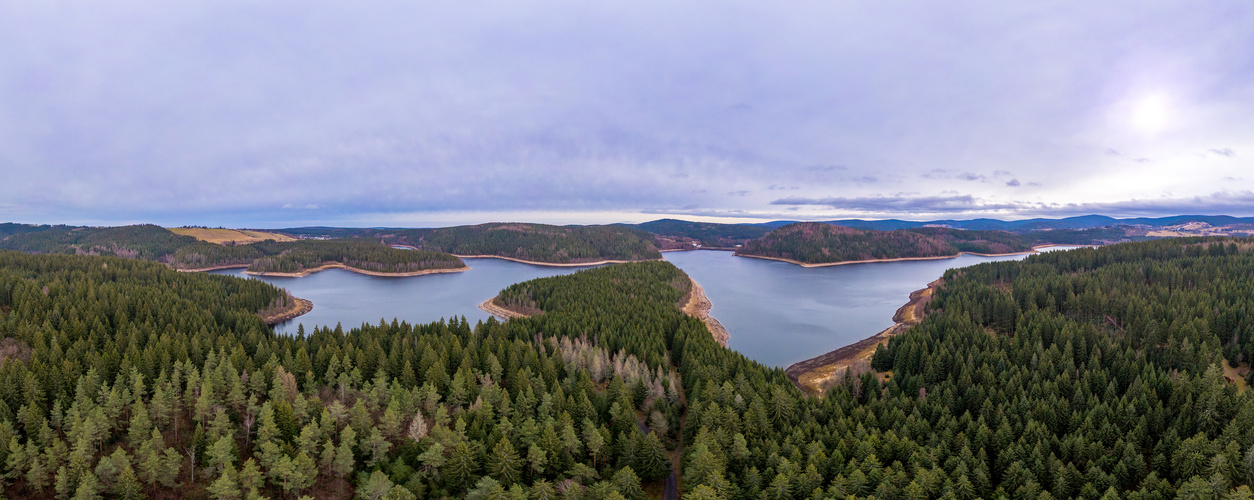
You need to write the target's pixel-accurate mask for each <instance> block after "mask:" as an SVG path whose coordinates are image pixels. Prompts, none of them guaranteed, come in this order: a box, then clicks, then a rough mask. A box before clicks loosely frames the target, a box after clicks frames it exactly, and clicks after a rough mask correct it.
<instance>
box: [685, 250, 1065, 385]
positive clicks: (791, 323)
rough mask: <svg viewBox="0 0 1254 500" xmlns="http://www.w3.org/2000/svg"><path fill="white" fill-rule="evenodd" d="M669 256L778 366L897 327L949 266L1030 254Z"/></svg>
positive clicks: (719, 315) (734, 340)
mask: <svg viewBox="0 0 1254 500" xmlns="http://www.w3.org/2000/svg"><path fill="white" fill-rule="evenodd" d="M1062 248H1065V247H1053V248H1051V250H1052V249H1062ZM1071 248H1074V247H1071ZM663 255H665V256H666V260H668V261H670V262H671V263H673V264H675V265H676V266H678V267H679V268H680V269H683V270H684V272H686V273H688V276H691V277H692V279H694V280H697V283H700V284H701V287H702V288H704V289H705V295H706V297H708V298H709V299H710V302H711V303H712V304H713V307H712V308H711V309H710V316H713V317H714V318H715V319H718V321H719V323H722V324H723V327H724V328H726V329H727V333H729V334H730V335H731V338H730V339H729V340H728V343H727V345H728V347H731V348H732V349H735V350H736V351H739V352H741V353H743V354H744V355H745V356H748V357H750V358H752V359H754V360H756V361H758V362H760V363H763V364H766V365H771V366H778V367H780V368H787V367H788V365H791V364H793V363H796V362H798V361H802V360H806V359H809V358H813V357H815V356H818V355H820V354H823V353H826V352H829V351H833V350H836V349H838V348H840V347H843V346H846V345H849V344H852V343H854V342H857V341H859V340H862V339H864V338H867V337H870V336H871V335H875V334H876V333H879V332H881V331H883V330H884V329H886V328H888V327H890V326H893V314H894V313H896V312H897V309H898V308H900V307H901V306H903V305H905V303H906V302H908V301H909V300H910V292H913V291H915V290H919V289H922V288H925V287H927V284H928V283H931V282H932V281H935V280H936V279H937V278H940V277H941V276H942V275H944V274H945V271H946V270H947V269H952V268H956V267H967V266H973V265H976V264H979V263H982V262H993V261H1000V260H1019V259H1023V258H1025V257H1027V255H1025V254H1021V255H1004V256H997V257H981V256H977V255H962V256H959V257H957V258H953V259H937V260H910V261H897V262H873V263H867V264H847V265H841V266H828V267H801V266H798V265H796V264H790V263H787V262H780V261H775V260H766V259H754V258H749V257H736V256H734V255H732V253H731V252H719V251H712V250H706V251H688V252H667V253H665V254H663Z"/></svg>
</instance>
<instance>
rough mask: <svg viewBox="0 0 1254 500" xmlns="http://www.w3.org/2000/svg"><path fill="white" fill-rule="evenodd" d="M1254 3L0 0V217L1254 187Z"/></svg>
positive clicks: (677, 206)
mask: <svg viewBox="0 0 1254 500" xmlns="http://www.w3.org/2000/svg"><path fill="white" fill-rule="evenodd" d="M1252 25H1254V6H1251V5H1250V4H1249V3H1248V2H1242V1H1238V0H1229V1H1219V2H1211V3H1208V4H1206V5H1204V6H1197V5H1180V6H1165V7H1164V6H1147V5H1144V4H1143V3H1136V2H1113V3H1103V4H1099V5H1084V6H1063V5H1052V4H1048V5H1014V4H1009V5H1008V4H1005V3H1004V2H1000V3H999V2H959V3H944V4H935V5H920V6H914V7H912V8H911V9H904V10H903V9H900V8H899V6H894V5H887V4H883V5H879V4H876V5H841V4H832V3H830V2H795V3H790V4H788V5H787V6H777V5H765V4H763V5H759V4H755V3H726V2H712V1H711V2H705V1H702V2H689V3H684V4H674V3H673V2H649V1H646V2H609V3H605V2H600V3H592V4H578V3H576V4H572V3H562V2H542V3H539V4H527V5H523V4H515V3H508V2H494V3H489V4H449V5H442V4H431V3H416V2H400V1H384V2H375V3H371V4H368V5H367V4H353V3H344V2H330V1H312V2H308V1H307V2H296V1H276V2H264V3H256V2H243V1H231V0H227V1H223V2H213V3H207V2H206V3H203V4H197V3H189V2H170V3H156V4H154V3H151V2H125V1H124V2H111V3H110V4H108V5H83V4H81V3H77V2H61V1H49V2H9V3H5V4H0V47H4V48H5V50H0V173H2V174H3V175H2V177H3V178H4V182H0V200H4V201H3V202H2V203H0V219H3V220H23V221H49V222H63V221H64V222H83V221H87V222H101V223H108V222H123V221H132V220H150V221H155V222H160V223H167V224H187V223H194V224H199V223H213V224H228V225H230V224H236V225H272V226H274V225H278V226H281V225H286V224H295V223H318V222H327V223H341V224H388V223H405V224H413V225H421V224H423V223H424V222H425V221H450V222H458V221H459V220H458V217H461V218H463V219H467V220H466V221H467V222H470V221H473V220H470V219H474V218H485V217H486V218H494V219H495V218H508V217H509V216H510V215H513V214H519V215H518V216H519V217H522V216H524V215H522V214H541V213H543V214H550V215H546V217H550V216H551V217H554V218H556V219H561V218H562V216H560V215H551V214H568V216H567V217H566V219H568V221H569V222H582V221H590V220H594V219H600V218H605V217H609V216H608V215H606V214H614V215H613V217H620V218H633V217H635V218H648V217H649V216H652V214H692V215H708V216H715V217H736V216H739V217H760V218H775V217H777V216H780V215H787V216H789V217H790V218H824V217H836V216H844V215H850V214H856V215H860V216H867V217H876V216H895V217H911V216H918V217H923V216H925V215H927V214H948V215H951V216H964V215H972V216H978V215H986V214H997V215H999V216H1003V217H1016V216H1027V215H1028V214H1029V213H1030V214H1032V215H1036V214H1038V213H1039V212H1048V211H1050V210H1057V211H1058V213H1059V214H1062V213H1063V212H1067V211H1069V210H1072V209H1073V208H1072V207H1077V208H1074V209H1076V210H1081V209H1088V208H1089V207H1091V208H1093V209H1094V210H1095V211H1103V212H1105V211H1111V212H1110V213H1111V214H1112V215H1132V214H1133V213H1134V212H1136V214H1138V215H1139V214H1140V212H1137V211H1154V210H1164V211H1166V212H1175V211H1178V210H1185V209H1188V210H1189V211H1202V212H1207V213H1211V212H1228V213H1233V214H1235V215H1254V213H1252V210H1254V208H1251V206H1250V205H1249V204H1245V205H1242V200H1245V198H1242V196H1245V194H1248V193H1249V191H1250V190H1251V189H1254V182H1252V181H1249V180H1243V178H1244V176H1243V173H1244V172H1248V171H1250V170H1251V169H1254V164H1252V163H1251V162H1250V160H1248V159H1247V158H1248V157H1250V155H1248V154H1247V153H1248V152H1249V151H1251V150H1252V148H1254V136H1252V135H1251V134H1249V131H1250V130H1254V84H1252V83H1251V82H1254V30H1250V29H1248V27H1249V26H1252ZM1147 106H1155V107H1152V108H1147ZM1150 112H1154V113H1157V114H1153V113H1150ZM1151 115H1152V116H1155V117H1157V116H1165V117H1166V118H1165V120H1166V121H1165V123H1164V124H1157V123H1155V124H1149V123H1145V122H1144V121H1145V119H1144V117H1145V116H1151ZM1138 120H1141V121H1140V122H1138ZM1150 125H1154V127H1150ZM903 193H904V194H903ZM1242 193H1245V194H1242ZM784 195H786V196H784ZM1138 200H1150V201H1138ZM1169 200H1177V201H1169ZM1155 207H1157V208H1155ZM1098 209H1100V210H1098ZM1119 210H1123V211H1124V212H1118V213H1115V212H1114V211H1119ZM450 214H468V215H464V216H456V215H450ZM597 214H600V215H597ZM632 214H635V215H632Z"/></svg>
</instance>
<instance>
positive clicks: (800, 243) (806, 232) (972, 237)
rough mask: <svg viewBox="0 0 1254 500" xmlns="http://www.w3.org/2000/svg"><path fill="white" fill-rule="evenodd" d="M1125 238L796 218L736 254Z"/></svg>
mask: <svg viewBox="0 0 1254 500" xmlns="http://www.w3.org/2000/svg"><path fill="white" fill-rule="evenodd" d="M1121 240H1124V235H1123V232H1122V231H1119V230H1117V229H1109V228H1102V229H1086V230H1054V231H1036V232H1031V233H1024V234H1015V233H1009V232H1006V231H977V230H964V229H950V228H940V227H924V228H916V229H898V230H895V231H877V230H874V229H854V228H849V227H844V226H834V225H831V224H827V223H822V222H797V223H793V224H789V225H786V226H783V227H780V228H779V229H776V230H774V231H771V232H770V233H769V234H767V235H765V236H763V237H761V238H758V239H755V240H750V241H748V242H746V243H745V244H744V246H743V247H741V248H740V249H739V250H737V251H736V254H737V255H746V256H757V257H771V258H777V259H786V260H791V261H797V262H801V263H805V264H828V263H837V262H847V261H862V260H888V259H902V258H920V257H943V256H954V255H958V254H959V253H961V252H969V253H978V254H1000V253H1013V252H1025V251H1028V250H1031V249H1032V247H1033V246H1035V245H1041V244H1072V245H1089V244H1100V243H1109V242H1112V241H1121Z"/></svg>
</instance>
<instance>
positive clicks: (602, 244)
mask: <svg viewBox="0 0 1254 500" xmlns="http://www.w3.org/2000/svg"><path fill="white" fill-rule="evenodd" d="M395 234H396V236H397V237H399V238H403V240H401V241H404V242H407V243H409V244H411V245H413V246H415V247H417V248H421V249H425V250H433V251H438V252H448V253H452V254H457V255H493V256H497V257H509V258H514V259H521V260H526V261H534V262H545V263H554V264H577V263H586V262H597V261H602V260H623V261H634V260H650V259H660V258H661V257H662V255H661V254H660V253H658V249H657V246H656V245H655V244H654V243H653V237H652V235H651V234H649V233H646V232H644V231H640V230H638V229H632V228H628V227H622V226H550V225H546V224H524V223H492V224H480V225H477V226H457V227H446V228H439V229H427V230H408V231H405V230H401V231H396V232H395Z"/></svg>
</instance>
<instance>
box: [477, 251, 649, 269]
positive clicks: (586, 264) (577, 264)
mask: <svg viewBox="0 0 1254 500" xmlns="http://www.w3.org/2000/svg"><path fill="white" fill-rule="evenodd" d="M452 255H453V256H455V257H457V258H459V259H502V260H510V261H514V262H518V263H521V264H531V265H533V266H548V267H591V266H600V265H605V264H630V263H632V262H649V261H654V260H663V259H643V260H598V261H596V262H572V263H558V262H537V261H534V260H523V259H518V258H514V257H504V256H501V255H459V254H452Z"/></svg>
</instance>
